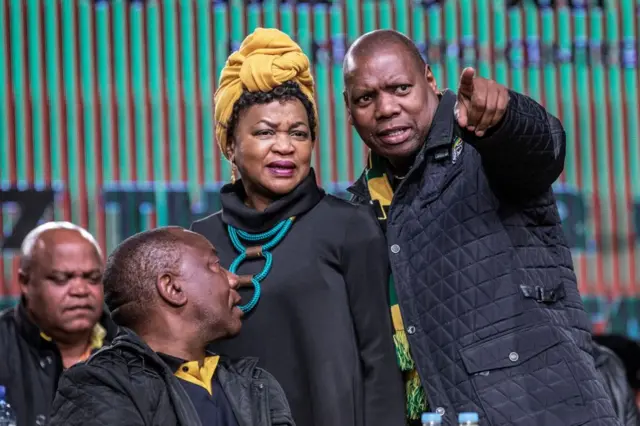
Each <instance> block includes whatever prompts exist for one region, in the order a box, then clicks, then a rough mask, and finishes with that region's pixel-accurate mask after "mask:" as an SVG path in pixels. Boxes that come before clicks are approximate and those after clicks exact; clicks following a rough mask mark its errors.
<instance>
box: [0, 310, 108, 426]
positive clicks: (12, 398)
mask: <svg viewBox="0 0 640 426" xmlns="http://www.w3.org/2000/svg"><path fill="white" fill-rule="evenodd" d="M100 324H101V325H102V327H103V328H104V329H105V331H106V332H107V334H106V336H105V339H104V341H105V344H106V343H108V342H109V341H111V339H112V338H113V337H114V336H115V334H116V332H117V327H116V325H115V324H113V322H112V321H111V318H110V317H109V315H108V314H107V313H104V314H103V315H102V318H101V320H100ZM62 371H63V366H62V357H61V356H60V352H59V351H58V347H57V346H56V345H55V344H54V343H53V342H51V341H48V340H45V339H44V338H42V336H41V335H40V329H39V328H38V327H37V326H36V325H35V324H33V323H32V322H31V320H30V319H29V317H28V316H27V312H26V309H25V307H24V305H23V303H22V302H20V303H18V305H17V306H16V307H14V308H10V309H7V310H5V311H3V312H2V313H0V385H3V386H5V387H6V389H7V402H8V403H9V404H11V406H12V407H13V409H14V410H15V411H16V414H17V417H18V424H19V425H20V426H23V425H24V426H36V425H37V426H41V425H44V424H45V423H46V419H47V414H48V413H49V408H50V407H51V402H52V401H53V396H54V395H55V392H56V388H57V386H58V379H59V378H60V374H61V373H62Z"/></svg>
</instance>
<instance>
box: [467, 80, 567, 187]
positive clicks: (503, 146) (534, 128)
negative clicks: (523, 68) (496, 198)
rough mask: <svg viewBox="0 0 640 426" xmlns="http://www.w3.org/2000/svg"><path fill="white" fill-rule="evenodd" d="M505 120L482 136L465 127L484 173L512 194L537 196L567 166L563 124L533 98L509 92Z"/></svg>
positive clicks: (468, 140)
mask: <svg viewBox="0 0 640 426" xmlns="http://www.w3.org/2000/svg"><path fill="white" fill-rule="evenodd" d="M509 96H510V100H509V104H508V105H507V110H506V112H505V115H504V118H503V120H502V122H501V123H500V124H499V125H498V127H496V128H494V129H492V131H491V132H490V133H489V134H487V135H485V136H484V137H482V138H478V137H475V135H474V134H473V133H472V132H467V131H464V130H462V133H463V139H464V140H465V141H467V142H469V143H471V144H472V145H474V147H475V148H476V149H477V150H478V152H479V153H480V155H481V157H482V162H483V166H484V170H485V173H486V174H487V176H488V177H489V179H491V180H492V182H493V184H494V185H495V186H496V187H498V188H501V189H502V190H504V192H505V193H506V194H510V195H527V196H535V195H538V194H540V193H542V192H544V191H546V190H548V189H549V187H550V186H551V184H552V183H553V182H554V181H555V180H556V179H557V178H558V176H560V173H561V172H562V170H563V168H564V159H565V151H566V135H565V132H564V128H563V127H562V123H560V120H558V119H557V118H556V117H554V116H552V115H551V114H549V113H548V112H547V111H546V110H545V109H544V108H543V107H542V106H541V105H540V104H538V103H537V102H535V101H534V100H533V99H531V98H529V97H527V96H525V95H521V94H519V93H516V92H514V91H511V90H510V91H509Z"/></svg>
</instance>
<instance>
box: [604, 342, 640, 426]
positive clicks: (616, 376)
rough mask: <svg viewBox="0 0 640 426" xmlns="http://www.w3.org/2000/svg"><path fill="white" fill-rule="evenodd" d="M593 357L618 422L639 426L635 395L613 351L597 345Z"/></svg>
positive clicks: (622, 365) (620, 362)
mask: <svg viewBox="0 0 640 426" xmlns="http://www.w3.org/2000/svg"><path fill="white" fill-rule="evenodd" d="M594 357H595V358H596V367H597V369H598V372H599V373H600V374H601V375H602V379H603V383H604V385H605V388H606V390H607V392H608V393H609V397H611V402H612V403H613V408H614V409H615V411H616V414H617V415H618V418H619V420H620V422H621V423H622V424H623V425H624V426H640V416H639V414H638V407H637V406H636V401H635V393H634V392H633V390H632V389H631V386H629V382H628V381H627V375H626V372H625V369H624V364H623V363H622V361H621V360H620V359H619V358H618V357H617V356H616V354H615V353H614V352H613V351H611V350H610V349H608V348H606V347H604V346H601V345H598V344H594Z"/></svg>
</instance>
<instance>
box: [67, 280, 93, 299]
mask: <svg viewBox="0 0 640 426" xmlns="http://www.w3.org/2000/svg"><path fill="white" fill-rule="evenodd" d="M69 284H70V285H71V294H72V295H74V296H78V297H82V296H86V295H88V294H89V286H90V285H91V284H90V283H89V281H88V280H86V279H84V278H81V277H76V278H72V279H71V282H70V283H69Z"/></svg>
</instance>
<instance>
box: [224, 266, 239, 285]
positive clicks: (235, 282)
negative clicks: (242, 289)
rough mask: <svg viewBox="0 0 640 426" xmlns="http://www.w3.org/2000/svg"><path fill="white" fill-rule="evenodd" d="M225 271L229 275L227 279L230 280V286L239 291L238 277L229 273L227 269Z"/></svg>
mask: <svg viewBox="0 0 640 426" xmlns="http://www.w3.org/2000/svg"><path fill="white" fill-rule="evenodd" d="M224 271H225V273H226V274H227V279H228V280H229V286H230V287H231V288H232V289H234V290H235V289H237V288H238V276H237V275H236V274H234V273H233V272H229V271H228V270H226V269H225V270H224Z"/></svg>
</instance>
